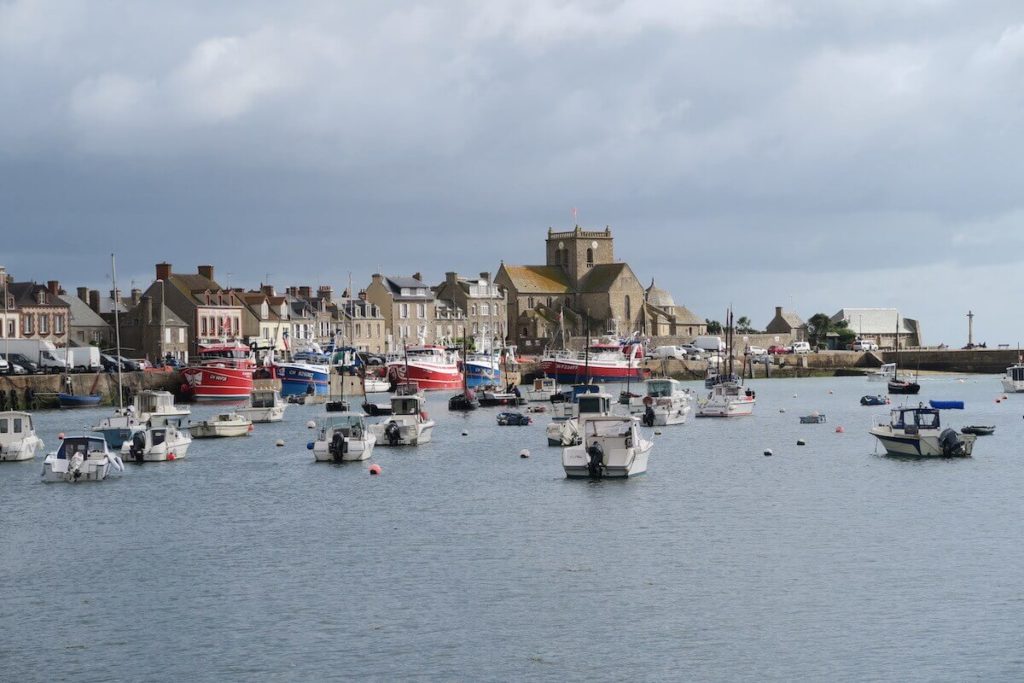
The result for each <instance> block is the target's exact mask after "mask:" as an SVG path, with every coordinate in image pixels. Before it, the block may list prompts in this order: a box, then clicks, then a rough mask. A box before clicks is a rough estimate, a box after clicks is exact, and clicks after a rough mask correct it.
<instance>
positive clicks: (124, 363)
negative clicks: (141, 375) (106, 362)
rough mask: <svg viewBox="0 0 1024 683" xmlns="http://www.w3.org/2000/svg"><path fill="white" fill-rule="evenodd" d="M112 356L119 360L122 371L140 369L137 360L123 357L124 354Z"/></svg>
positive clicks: (140, 366) (136, 370)
mask: <svg viewBox="0 0 1024 683" xmlns="http://www.w3.org/2000/svg"><path fill="white" fill-rule="evenodd" d="M114 358H116V359H117V360H119V361H121V371H122V372H138V371H139V370H142V365H140V364H139V361H137V360H132V359H131V358H125V357H124V356H114Z"/></svg>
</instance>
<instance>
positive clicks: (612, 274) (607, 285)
mask: <svg viewBox="0 0 1024 683" xmlns="http://www.w3.org/2000/svg"><path fill="white" fill-rule="evenodd" d="M626 268H628V266H627V265H626V264H625V263H599V264H597V265H595V266H593V267H592V268H591V269H590V270H589V271H587V274H586V275H584V276H583V278H582V279H581V280H580V286H579V291H580V293H582V294H597V293H600V292H607V291H608V290H609V289H611V287H612V285H613V284H615V281H616V280H618V279H619V276H620V275H622V271H623V270H625V269H626Z"/></svg>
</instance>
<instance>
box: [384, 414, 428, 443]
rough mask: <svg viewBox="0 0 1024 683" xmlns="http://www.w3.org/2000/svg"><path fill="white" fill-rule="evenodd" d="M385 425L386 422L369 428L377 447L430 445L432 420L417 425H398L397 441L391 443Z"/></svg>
mask: <svg viewBox="0 0 1024 683" xmlns="http://www.w3.org/2000/svg"><path fill="white" fill-rule="evenodd" d="M387 425H388V422H381V423H378V424H375V425H371V426H370V431H371V432H372V433H373V436H374V438H376V440H377V445H378V446H419V445H420V444H425V443H430V439H431V437H432V435H433V431H434V422H433V420H428V421H426V422H421V423H417V424H399V427H398V439H397V440H395V441H394V442H392V440H391V439H390V438H389V437H388V434H387V431H386V429H387Z"/></svg>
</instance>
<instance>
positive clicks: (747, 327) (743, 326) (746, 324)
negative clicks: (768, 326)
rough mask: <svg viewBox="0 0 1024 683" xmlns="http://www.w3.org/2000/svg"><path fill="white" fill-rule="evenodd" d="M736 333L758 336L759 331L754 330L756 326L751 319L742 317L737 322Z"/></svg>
mask: <svg viewBox="0 0 1024 683" xmlns="http://www.w3.org/2000/svg"><path fill="white" fill-rule="evenodd" d="M736 331H737V332H740V333H743V334H757V333H758V331H757V330H755V329H754V326H753V325H752V324H751V322H750V318H748V317H747V316H745V315H741V316H740V317H739V319H738V320H736Z"/></svg>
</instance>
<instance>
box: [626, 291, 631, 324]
mask: <svg viewBox="0 0 1024 683" xmlns="http://www.w3.org/2000/svg"><path fill="white" fill-rule="evenodd" d="M629 304H630V302H629V295H628V294H627V295H626V320H632V319H633V308H632V307H631V306H630V305H629Z"/></svg>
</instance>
